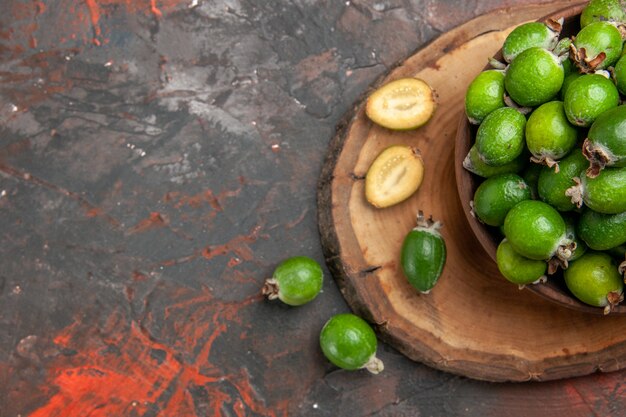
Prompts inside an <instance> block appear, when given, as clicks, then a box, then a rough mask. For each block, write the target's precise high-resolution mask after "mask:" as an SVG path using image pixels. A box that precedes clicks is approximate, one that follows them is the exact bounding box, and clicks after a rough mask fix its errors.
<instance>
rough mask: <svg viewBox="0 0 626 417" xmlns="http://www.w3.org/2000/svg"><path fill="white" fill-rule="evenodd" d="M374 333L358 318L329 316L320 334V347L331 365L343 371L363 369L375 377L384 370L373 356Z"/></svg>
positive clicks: (349, 315) (347, 314)
mask: <svg viewBox="0 0 626 417" xmlns="http://www.w3.org/2000/svg"><path fill="white" fill-rule="evenodd" d="M377 344H378V343H377V340H376V334H375V333H374V330H372V328H371V326H370V325H369V324H368V323H367V322H366V321H365V320H363V319H362V318H360V317H359V316H356V315H354V314H350V313H344V314H337V315H335V316H333V317H331V318H330V319H329V320H328V321H327V322H326V324H325V325H324V327H323V328H322V331H321V332H320V347H321V348H322V352H323V353H324V356H326V358H327V359H328V360H329V361H330V362H332V363H333V364H334V365H336V366H338V367H340V368H342V369H347V370H351V371H352V370H356V369H363V368H365V369H367V370H368V371H370V372H371V373H373V374H378V373H379V372H381V371H382V370H383V369H384V366H383V362H382V361H381V360H380V359H378V358H377V357H376V347H377Z"/></svg>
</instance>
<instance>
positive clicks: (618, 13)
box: [580, 0, 626, 28]
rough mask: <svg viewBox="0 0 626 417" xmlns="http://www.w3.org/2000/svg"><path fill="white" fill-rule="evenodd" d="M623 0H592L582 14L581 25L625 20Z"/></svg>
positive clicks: (582, 26)
mask: <svg viewBox="0 0 626 417" xmlns="http://www.w3.org/2000/svg"><path fill="white" fill-rule="evenodd" d="M625 13H626V11H625V9H624V2H623V0H591V1H590V2H589V3H587V5H586V6H585V8H584V9H583V11H582V13H581V14H580V27H581V28H584V27H585V26H588V25H589V24H590V23H593V22H607V21H608V22H624V20H625V15H624V14H625Z"/></svg>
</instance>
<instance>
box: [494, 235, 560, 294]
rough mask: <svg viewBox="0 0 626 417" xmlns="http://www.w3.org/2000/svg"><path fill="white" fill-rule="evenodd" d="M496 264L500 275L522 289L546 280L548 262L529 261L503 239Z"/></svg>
mask: <svg viewBox="0 0 626 417" xmlns="http://www.w3.org/2000/svg"><path fill="white" fill-rule="evenodd" d="M496 262H497V265H498V270H499V271H500V273H501V274H502V275H503V276H504V277H505V278H506V279H507V280H509V281H510V282H512V283H514V284H517V285H519V286H520V288H523V287H524V285H529V284H536V283H539V282H542V281H545V279H546V275H545V274H546V270H547V268H548V264H547V263H546V261H541V260H533V259H528V258H525V257H523V256H522V255H520V254H519V253H517V252H516V251H515V249H513V246H511V244H510V243H509V241H508V240H506V239H503V240H502V242H500V244H499V245H498V249H497V251H496Z"/></svg>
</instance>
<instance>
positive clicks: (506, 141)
mask: <svg viewBox="0 0 626 417" xmlns="http://www.w3.org/2000/svg"><path fill="white" fill-rule="evenodd" d="M525 127H526V118H525V117H524V116H523V115H522V114H521V113H520V112H519V111H517V110H515V109H513V108H511V107H502V108H499V109H496V110H494V111H492V112H491V113H489V115H488V116H487V117H485V119H484V120H483V122H482V124H481V125H480V126H479V128H478V131H477V132H476V147H477V150H478V155H479V157H480V158H481V159H482V160H483V162H485V163H486V164H487V165H492V166H498V165H505V164H507V163H509V162H511V161H513V160H515V158H517V157H518V156H519V155H520V154H521V153H522V151H523V150H524V128H525Z"/></svg>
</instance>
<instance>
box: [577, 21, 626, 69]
mask: <svg viewBox="0 0 626 417" xmlns="http://www.w3.org/2000/svg"><path fill="white" fill-rule="evenodd" d="M621 53H622V35H621V33H620V31H619V29H617V28H616V27H615V25H613V24H611V23H608V22H592V23H590V24H588V25H587V26H585V27H584V28H582V29H581V30H580V31H579V32H578V33H577V34H576V37H575V38H574V42H572V46H571V54H570V58H571V59H572V60H573V61H574V62H575V63H576V66H578V68H579V69H580V71H581V72H585V73H589V72H593V71H596V70H599V69H605V68H608V67H610V66H611V65H613V64H615V63H616V62H617V60H618V59H619V57H620V55H621Z"/></svg>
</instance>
